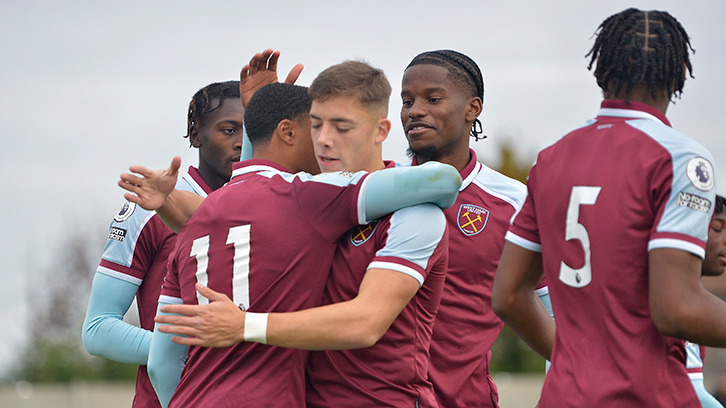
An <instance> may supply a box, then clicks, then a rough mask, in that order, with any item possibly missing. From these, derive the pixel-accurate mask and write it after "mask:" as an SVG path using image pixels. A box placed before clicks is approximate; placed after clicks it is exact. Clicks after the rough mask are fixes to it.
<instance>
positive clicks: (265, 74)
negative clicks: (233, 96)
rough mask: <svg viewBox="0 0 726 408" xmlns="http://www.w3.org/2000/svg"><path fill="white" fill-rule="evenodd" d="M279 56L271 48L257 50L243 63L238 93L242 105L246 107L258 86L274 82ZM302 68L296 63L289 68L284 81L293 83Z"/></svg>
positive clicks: (301, 65)
mask: <svg viewBox="0 0 726 408" xmlns="http://www.w3.org/2000/svg"><path fill="white" fill-rule="evenodd" d="M279 58H280V51H273V50H272V49H271V48H270V49H267V50H265V51H263V52H261V53H260V52H258V53H257V54H255V55H254V56H252V59H250V63H249V64H247V65H245V66H244V67H243V68H242V72H240V79H239V93H240V97H241V99H242V106H244V107H245V108H246V107H247V103H249V101H250V99H251V98H252V95H254V94H255V92H257V91H258V90H259V89H260V88H262V87H263V86H265V85H268V84H274V83H276V82H278V80H277V60H278V59H279ZM302 70H303V64H297V65H295V66H294V67H292V69H291V70H290V73H289V74H287V78H285V83H287V84H294V83H295V81H297V78H298V77H299V76H300V73H301V72H302Z"/></svg>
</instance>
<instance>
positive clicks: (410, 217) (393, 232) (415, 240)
mask: <svg viewBox="0 0 726 408" xmlns="http://www.w3.org/2000/svg"><path fill="white" fill-rule="evenodd" d="M444 232H446V216H444V213H443V211H441V209H440V208H439V207H437V206H435V205H433V204H420V205H414V206H411V207H406V208H401V209H400V210H397V211H396V212H394V213H393V215H392V216H391V227H390V228H389V229H388V239H387V240H386V245H385V246H384V247H383V248H381V249H380V250H378V252H377V253H376V256H377V257H393V258H400V259H405V260H407V261H409V262H411V263H413V264H416V265H418V267H420V268H421V269H424V270H425V269H426V266H428V264H429V259H431V256H432V255H433V253H434V251H436V248H437V247H438V246H439V243H440V242H441V239H442V238H443V236H444ZM386 264H387V263H386ZM368 267H369V268H373V267H375V268H384V269H392V270H396V271H399V272H401V273H405V274H407V275H410V276H411V277H413V278H414V279H416V280H418V281H419V285H423V283H424V277H423V276H421V273H420V272H418V271H417V270H414V269H412V268H410V267H405V266H403V265H398V264H396V265H384V263H383V262H380V261H379V262H372V263H371V264H370V265H369V266H368Z"/></svg>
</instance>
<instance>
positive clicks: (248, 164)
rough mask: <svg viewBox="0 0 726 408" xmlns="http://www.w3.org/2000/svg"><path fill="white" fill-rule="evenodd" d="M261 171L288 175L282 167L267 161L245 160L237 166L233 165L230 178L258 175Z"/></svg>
mask: <svg viewBox="0 0 726 408" xmlns="http://www.w3.org/2000/svg"><path fill="white" fill-rule="evenodd" d="M262 171H271V172H273V173H277V174H283V173H288V171H287V170H285V169H284V168H283V167H282V166H280V165H279V164H277V163H274V162H270V161H267V160H255V159H252V160H245V161H243V162H240V163H239V164H235V166H234V168H233V170H232V178H235V177H237V176H241V175H243V174H248V173H259V172H262Z"/></svg>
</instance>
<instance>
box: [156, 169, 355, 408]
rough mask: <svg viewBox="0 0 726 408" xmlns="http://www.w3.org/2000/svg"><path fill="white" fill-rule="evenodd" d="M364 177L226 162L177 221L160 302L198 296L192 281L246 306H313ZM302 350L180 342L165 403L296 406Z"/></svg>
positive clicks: (300, 398)
mask: <svg viewBox="0 0 726 408" xmlns="http://www.w3.org/2000/svg"><path fill="white" fill-rule="evenodd" d="M367 176H368V174H367V173H364V172H360V173H356V174H350V173H329V174H324V175H318V176H315V177H312V176H310V175H307V174H304V173H299V174H296V175H292V174H289V173H288V172H287V171H286V170H285V169H284V168H282V167H280V166H279V165H277V164H275V163H273V162H269V161H265V160H247V161H245V162H242V163H239V164H235V166H234V169H233V174H232V179H231V180H230V182H229V183H227V185H226V186H225V187H223V188H221V189H219V190H217V191H216V192H214V193H212V194H210V195H209V197H207V199H206V200H204V202H203V203H202V205H201V206H200V207H199V208H198V209H197V211H196V212H195V213H194V215H193V216H192V218H190V220H189V221H188V222H187V223H186V224H185V225H184V226H183V227H182V229H181V232H180V234H179V239H178V243H177V246H176V248H175V250H174V252H173V254H172V257H171V259H170V270H169V274H168V275H167V278H166V280H165V282H164V287H163V289H162V299H160V301H161V300H163V299H164V298H171V299H181V300H183V302H184V303H187V304H196V303H198V302H199V301H200V299H198V298H197V293H196V291H195V288H194V285H195V283H196V282H197V281H199V282H201V283H204V284H205V285H207V286H209V287H210V288H211V289H214V290H216V291H219V292H222V293H225V294H226V295H227V296H229V297H230V299H232V300H233V301H234V302H235V303H237V304H239V305H240V307H242V308H244V309H246V310H249V311H251V312H289V311H295V310H301V309H307V308H310V307H315V306H319V305H320V302H321V300H322V295H323V288H324V286H325V281H326V280H327V277H328V272H329V271H330V266H331V263H332V259H333V255H334V253H335V248H336V244H337V241H338V238H340V236H341V235H342V234H343V233H344V232H345V231H347V230H348V229H350V228H352V227H353V226H355V225H359V224H361V223H365V217H364V213H363V211H362V208H361V207H362V204H359V203H360V202H361V200H362V198H361V197H362V193H361V191H362V190H363V189H364V187H365V184H366V182H367ZM302 271H305V273H302ZM201 301H202V302H204V301H206V299H204V298H201ZM172 302H173V301H172ZM308 354H309V353H308V352H306V351H302V350H294V349H286V348H281V347H274V346H267V345H264V344H259V343H240V344H237V345H235V346H232V347H227V348H200V347H190V348H189V351H188V356H189V358H188V361H187V363H186V365H185V367H184V369H183V371H182V374H181V380H180V382H179V386H178V388H177V390H176V391H175V392H174V395H173V397H172V399H171V402H170V405H169V406H170V407H190V406H193V407H199V408H205V407H219V406H235V407H260V406H264V407H303V406H304V405H305V403H304V401H305V396H304V391H305V379H304V365H305V363H306V361H307V358H308Z"/></svg>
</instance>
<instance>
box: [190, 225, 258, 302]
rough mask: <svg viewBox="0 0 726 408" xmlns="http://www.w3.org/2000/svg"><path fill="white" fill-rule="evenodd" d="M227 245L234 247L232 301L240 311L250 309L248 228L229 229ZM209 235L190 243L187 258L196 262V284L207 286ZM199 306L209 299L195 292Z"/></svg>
mask: <svg viewBox="0 0 726 408" xmlns="http://www.w3.org/2000/svg"><path fill="white" fill-rule="evenodd" d="M227 245H234V261H233V265H234V266H233V267H232V276H233V278H232V301H233V302H234V303H235V304H237V305H239V307H240V308H241V309H242V310H247V308H249V307H250V226H249V225H240V226H238V227H232V228H230V229H229V234H228V235H227ZM208 253H209V235H205V236H203V237H201V238H197V239H195V240H194V241H193V242H192V250H191V253H190V254H189V256H190V257H191V258H196V260H197V273H196V276H197V282H199V283H201V284H203V285H205V286H206V285H208V281H209V276H208V274H207V267H208V266H209V255H208ZM197 302H198V303H199V304H200V305H205V304H207V303H209V299H207V298H205V297H204V296H202V295H200V294H199V292H197Z"/></svg>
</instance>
